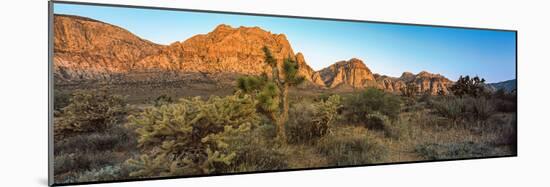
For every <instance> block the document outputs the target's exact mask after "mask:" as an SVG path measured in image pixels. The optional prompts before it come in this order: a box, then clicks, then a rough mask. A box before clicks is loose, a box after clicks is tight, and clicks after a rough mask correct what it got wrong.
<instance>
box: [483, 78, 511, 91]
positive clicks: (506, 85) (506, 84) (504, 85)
mask: <svg viewBox="0 0 550 187" xmlns="http://www.w3.org/2000/svg"><path fill="white" fill-rule="evenodd" d="M516 84H517V80H516V79H512V80H507V81H502V82H497V83H489V84H487V85H488V86H489V89H491V90H492V91H497V90H500V89H503V90H504V91H505V92H513V91H514V90H516V89H517V88H516Z"/></svg>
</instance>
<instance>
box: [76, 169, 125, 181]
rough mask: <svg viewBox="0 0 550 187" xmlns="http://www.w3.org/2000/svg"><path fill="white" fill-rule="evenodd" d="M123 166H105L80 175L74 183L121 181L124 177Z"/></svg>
mask: <svg viewBox="0 0 550 187" xmlns="http://www.w3.org/2000/svg"><path fill="white" fill-rule="evenodd" d="M121 173H122V168H121V166H118V165H116V166H105V167H101V168H97V169H92V170H89V171H86V172H83V173H81V174H79V176H78V178H77V179H76V181H74V182H90V181H108V180H120V179H121V178H122V177H124V176H123V174H121Z"/></svg>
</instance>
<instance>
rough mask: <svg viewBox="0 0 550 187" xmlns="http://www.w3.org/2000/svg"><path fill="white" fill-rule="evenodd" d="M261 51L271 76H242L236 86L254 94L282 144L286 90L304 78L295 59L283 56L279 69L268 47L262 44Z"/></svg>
mask: <svg viewBox="0 0 550 187" xmlns="http://www.w3.org/2000/svg"><path fill="white" fill-rule="evenodd" d="M263 51H264V54H265V62H266V63H267V64H268V65H269V66H271V77H268V76H267V75H266V74H263V75H262V76H260V77H243V78H240V79H239V81H238V88H239V89H240V90H242V91H244V92H247V93H252V94H255V95H256V97H257V98H258V101H259V103H258V105H259V109H260V111H261V112H263V113H264V114H266V116H268V117H269V118H270V120H271V121H272V122H273V123H274V124H275V125H276V126H277V139H279V140H280V141H279V142H281V143H283V144H284V143H286V132H285V124H286V122H287V121H288V110H289V103H288V102H289V101H288V90H289V88H290V87H292V86H297V85H299V84H301V83H303V82H304V81H305V78H304V77H303V76H300V75H298V68H299V66H298V63H297V62H296V60H295V59H292V58H285V59H284V61H283V64H282V71H281V70H280V68H281V67H279V65H278V63H277V60H276V59H275V58H274V57H273V55H272V54H271V51H270V50H269V48H267V47H265V46H264V48H263Z"/></svg>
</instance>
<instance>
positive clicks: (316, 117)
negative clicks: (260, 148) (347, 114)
mask: <svg viewBox="0 0 550 187" xmlns="http://www.w3.org/2000/svg"><path fill="white" fill-rule="evenodd" d="M340 100H341V99H340V96H339V95H332V96H330V97H328V98H327V99H326V100H321V101H319V102H315V103H308V102H300V103H297V104H295V105H293V107H292V108H291V109H290V117H289V122H288V124H287V127H286V128H287V138H288V142H290V143H312V141H314V140H317V139H319V138H321V137H323V136H325V135H326V134H327V133H328V131H329V128H330V127H331V126H332V125H333V123H334V122H335V121H336V120H337V119H338V109H339V108H340Z"/></svg>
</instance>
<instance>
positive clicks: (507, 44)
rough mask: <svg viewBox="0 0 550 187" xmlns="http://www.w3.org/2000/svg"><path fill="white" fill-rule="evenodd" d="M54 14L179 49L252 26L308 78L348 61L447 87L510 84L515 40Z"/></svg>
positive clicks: (345, 25) (85, 12)
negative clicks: (426, 76) (470, 78)
mask: <svg viewBox="0 0 550 187" xmlns="http://www.w3.org/2000/svg"><path fill="white" fill-rule="evenodd" d="M54 13H56V14H71V15H79V16H84V17H89V18H93V19H97V20H100V21H103V22H107V23H110V24H113V25H117V26H120V27H122V28H125V29H127V30H129V31H130V32H132V33H134V34H136V35H137V36H139V37H141V38H144V39H147V40H149V41H152V42H155V43H158V44H170V43H172V42H175V41H184V40H186V39H187V38H189V37H191V36H194V35H196V34H204V33H208V32H210V31H212V30H213V29H214V28H215V27H216V26H217V25H219V24H222V23H223V24H228V25H231V26H232V27H238V26H259V27H261V28H263V29H265V30H268V31H271V32H272V33H283V34H285V35H286V36H287V38H288V40H289V41H290V43H291V45H292V48H293V49H294V52H302V53H303V54H304V56H305V59H306V61H307V63H308V64H309V65H310V66H311V67H312V68H313V69H315V70H320V69H322V68H324V67H327V66H329V65H330V64H332V63H334V62H336V61H340V60H348V59H350V58H354V57H355V58H359V59H362V60H363V61H364V62H365V64H366V65H367V66H368V67H369V68H370V69H371V70H372V71H373V72H374V73H380V74H385V75H390V76H400V75H401V73H402V72H404V71H410V72H413V73H418V72H420V71H422V70H426V71H429V72H432V73H439V74H442V75H445V76H446V77H448V78H450V79H452V80H456V79H457V78H458V76H460V75H479V76H481V77H483V78H485V79H486V80H487V82H499V81H504V80H509V79H514V78H515V76H516V75H515V72H516V71H515V68H516V66H515V59H516V56H515V55H516V54H515V47H516V43H515V42H516V38H515V33H514V32H507V31H491V30H475V29H459V28H444V27H428V26H411V25H398V24H381V23H364V22H341V21H329V20H314V19H294V18H281V17H265V16H249V15H234V14H214V13H200V12H185V11H168V10H152V9H136V8H121V7H103V6H91V5H70V4H55V5H54Z"/></svg>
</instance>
